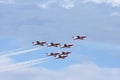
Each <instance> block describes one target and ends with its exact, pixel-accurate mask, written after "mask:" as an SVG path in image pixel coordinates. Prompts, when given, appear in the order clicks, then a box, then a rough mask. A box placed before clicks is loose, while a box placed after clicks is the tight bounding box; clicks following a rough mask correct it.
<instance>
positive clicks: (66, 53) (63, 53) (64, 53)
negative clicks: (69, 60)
mask: <svg viewBox="0 0 120 80" xmlns="http://www.w3.org/2000/svg"><path fill="white" fill-rule="evenodd" d="M70 53H71V52H64V51H63V52H62V53H61V54H60V55H66V56H67V55H68V54H70Z"/></svg>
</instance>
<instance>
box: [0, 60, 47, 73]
mask: <svg viewBox="0 0 120 80" xmlns="http://www.w3.org/2000/svg"><path fill="white" fill-rule="evenodd" d="M47 59H48V58H41V59H34V60H30V61H25V62H20V63H16V64H11V65H8V66H2V67H0V72H5V71H11V70H16V69H19V68H25V67H29V66H33V65H35V64H40V63H43V62H46V61H47Z"/></svg>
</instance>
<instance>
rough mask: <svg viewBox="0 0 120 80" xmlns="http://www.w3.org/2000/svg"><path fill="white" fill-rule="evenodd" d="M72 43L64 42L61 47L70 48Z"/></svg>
mask: <svg viewBox="0 0 120 80" xmlns="http://www.w3.org/2000/svg"><path fill="white" fill-rule="evenodd" d="M71 46H73V44H64V45H63V46H62V47H61V48H70V47H71Z"/></svg>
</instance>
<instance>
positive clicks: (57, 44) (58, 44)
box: [47, 42, 60, 47]
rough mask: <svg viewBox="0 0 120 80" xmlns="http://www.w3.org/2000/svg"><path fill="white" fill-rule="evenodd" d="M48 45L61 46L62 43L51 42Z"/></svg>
mask: <svg viewBox="0 0 120 80" xmlns="http://www.w3.org/2000/svg"><path fill="white" fill-rule="evenodd" d="M47 45H48V46H47V47H51V46H54V47H58V46H60V43H53V42H51V43H50V44H47Z"/></svg>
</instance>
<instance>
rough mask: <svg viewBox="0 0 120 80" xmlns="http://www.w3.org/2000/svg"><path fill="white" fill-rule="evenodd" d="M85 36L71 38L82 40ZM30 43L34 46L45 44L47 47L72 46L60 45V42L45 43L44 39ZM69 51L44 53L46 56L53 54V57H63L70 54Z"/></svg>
mask: <svg viewBox="0 0 120 80" xmlns="http://www.w3.org/2000/svg"><path fill="white" fill-rule="evenodd" d="M86 37H87V36H74V37H72V38H73V40H84V38H86ZM32 44H33V45H34V46H37V45H39V46H45V45H47V47H60V48H71V47H72V46H73V44H63V45H61V44H60V43H53V42H51V43H47V42H45V41H43V42H40V41H36V42H32ZM70 53H71V52H65V51H62V52H51V53H46V55H47V56H53V57H55V59H65V58H66V57H68V55H69V54H70Z"/></svg>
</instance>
